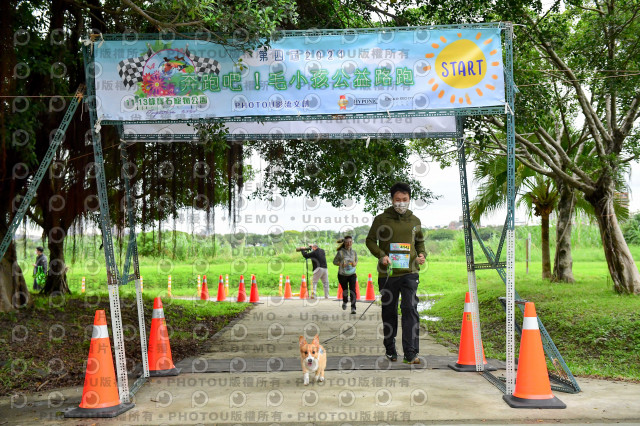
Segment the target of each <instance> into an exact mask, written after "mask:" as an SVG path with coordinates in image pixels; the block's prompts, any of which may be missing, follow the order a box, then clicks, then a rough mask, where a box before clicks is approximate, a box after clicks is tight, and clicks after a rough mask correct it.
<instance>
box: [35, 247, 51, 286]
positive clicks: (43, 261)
mask: <svg viewBox="0 0 640 426" xmlns="http://www.w3.org/2000/svg"><path fill="white" fill-rule="evenodd" d="M47 263H48V262H47V256H45V255H44V248H42V247H40V246H38V247H36V263H34V264H33V290H35V291H40V290H42V289H43V288H44V284H45V281H46V280H47Z"/></svg>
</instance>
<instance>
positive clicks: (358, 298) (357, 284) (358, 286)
mask: <svg viewBox="0 0 640 426" xmlns="http://www.w3.org/2000/svg"><path fill="white" fill-rule="evenodd" d="M356 300H360V283H359V282H358V278H356Z"/></svg>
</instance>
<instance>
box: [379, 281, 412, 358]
mask: <svg viewBox="0 0 640 426" xmlns="http://www.w3.org/2000/svg"><path fill="white" fill-rule="evenodd" d="M385 281H386V285H385ZM418 282H419V278H418V274H406V275H401V276H398V277H390V278H389V280H388V281H387V278H378V290H379V291H380V295H381V302H382V323H383V325H384V327H383V330H384V347H385V349H386V351H387V353H395V352H396V335H397V334H398V297H399V296H400V295H402V301H401V302H400V310H401V312H402V351H403V352H404V356H405V357H411V356H415V355H416V354H417V353H418V352H419V351H420V333H419V328H420V318H419V317H418V296H417V295H416V291H417V290H418Z"/></svg>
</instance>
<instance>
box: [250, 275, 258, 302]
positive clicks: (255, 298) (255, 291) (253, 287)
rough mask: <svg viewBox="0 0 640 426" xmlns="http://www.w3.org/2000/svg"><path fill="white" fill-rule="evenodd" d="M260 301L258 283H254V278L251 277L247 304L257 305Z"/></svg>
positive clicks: (253, 276)
mask: <svg viewBox="0 0 640 426" xmlns="http://www.w3.org/2000/svg"><path fill="white" fill-rule="evenodd" d="M259 301H260V295H258V283H256V276H255V275H251V294H249V303H258V302H259Z"/></svg>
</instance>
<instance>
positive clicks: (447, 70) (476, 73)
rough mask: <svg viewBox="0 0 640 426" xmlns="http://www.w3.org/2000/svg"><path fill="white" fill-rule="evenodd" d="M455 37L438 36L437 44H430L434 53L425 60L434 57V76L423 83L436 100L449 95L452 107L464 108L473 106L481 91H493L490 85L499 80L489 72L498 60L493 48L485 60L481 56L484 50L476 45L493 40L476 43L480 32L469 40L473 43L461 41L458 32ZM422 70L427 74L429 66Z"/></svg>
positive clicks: (493, 87)
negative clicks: (427, 86)
mask: <svg viewBox="0 0 640 426" xmlns="http://www.w3.org/2000/svg"><path fill="white" fill-rule="evenodd" d="M456 35H457V37H458V38H457V39H455V38H454V40H453V41H451V42H450V41H449V40H448V39H447V38H446V37H444V36H441V37H440V39H439V40H438V41H435V42H433V43H432V44H431V47H432V48H433V49H434V52H433V53H427V54H426V55H425V57H426V58H428V59H433V58H435V65H434V68H435V72H436V76H437V77H434V78H431V79H430V80H429V81H428V82H427V83H428V84H429V85H430V86H431V87H430V88H431V91H433V92H437V93H438V98H440V99H442V98H445V96H450V97H449V101H450V102H451V103H452V104H454V103H456V102H458V103H459V104H464V103H465V102H466V103H467V104H468V105H473V100H474V98H476V97H482V96H484V94H485V92H484V91H483V90H491V91H493V90H496V85H495V84H492V83H494V81H495V80H498V78H499V77H498V74H497V73H498V72H497V71H495V70H492V69H495V68H497V67H498V68H499V67H500V63H501V60H502V58H501V55H498V50H497V49H493V50H491V51H490V52H489V53H488V57H487V55H485V51H486V49H487V48H485V51H483V49H481V48H480V46H479V44H480V43H482V44H483V45H485V46H486V45H489V44H490V43H492V42H493V38H487V39H485V40H480V39H481V38H482V32H478V33H477V34H476V35H475V37H471V38H474V39H475V40H472V39H470V38H463V34H462V33H456ZM493 36H495V35H493ZM493 36H492V37H493ZM423 69H424V71H430V70H431V66H430V65H429V66H426V67H424V68H423ZM487 78H490V79H491V80H494V81H491V80H489V79H487ZM441 83H444V84H441ZM447 86H448V87H447ZM447 92H449V93H447ZM445 99H446V98H445Z"/></svg>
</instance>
